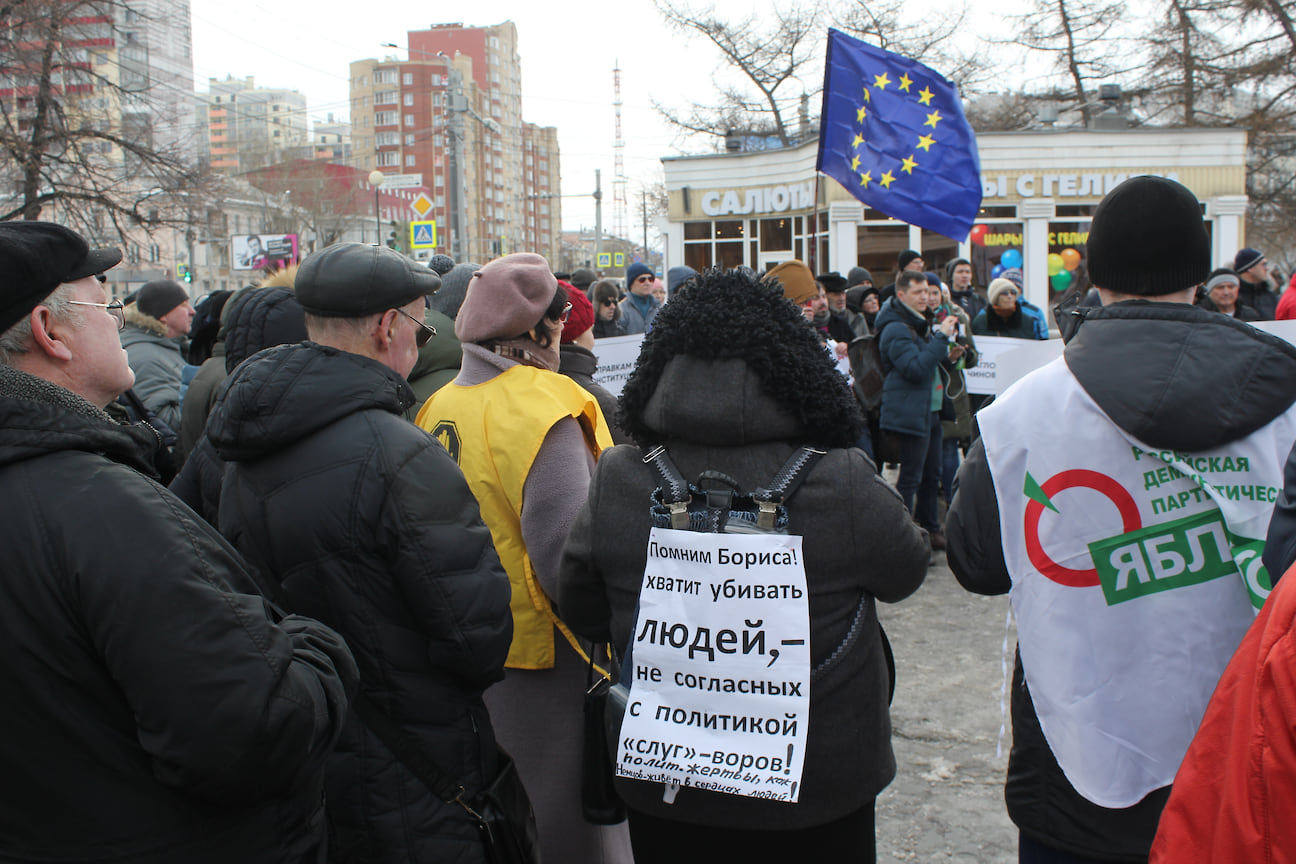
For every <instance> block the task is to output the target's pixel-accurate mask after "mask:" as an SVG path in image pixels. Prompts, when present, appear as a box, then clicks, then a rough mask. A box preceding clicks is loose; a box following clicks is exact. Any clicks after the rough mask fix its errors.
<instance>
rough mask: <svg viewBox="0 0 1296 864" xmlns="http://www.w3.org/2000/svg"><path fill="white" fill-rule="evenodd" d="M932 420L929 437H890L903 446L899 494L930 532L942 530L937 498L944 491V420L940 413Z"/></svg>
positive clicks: (897, 488)
mask: <svg viewBox="0 0 1296 864" xmlns="http://www.w3.org/2000/svg"><path fill="white" fill-rule="evenodd" d="M928 417H929V420H928V426H927V434H926V435H904V434H898V433H895V432H892V433H889V434H891V435H894V436H895V438H896V441H897V443H898V444H899V445H900V477H899V479H898V480H897V481H896V491H897V492H899V493H900V498H901V499H902V500H903V501H904V505H905V507H906V508H908V510H909V512H910V513H912V514H913V517H914V520H915V521H916V522H917V523H918V524H919V525H921V526H922V527H924V528H926V529H927V530H928V531H929V532H930V531H939V530H940V519H939V518H938V516H937V511H936V495H937V493H938V492H939V491H940V474H941V419H940V413H939V412H937V411H932V412H931V413H930V414H929V415H928ZM915 498H917V506H916V507H915V504H914V499H915Z"/></svg>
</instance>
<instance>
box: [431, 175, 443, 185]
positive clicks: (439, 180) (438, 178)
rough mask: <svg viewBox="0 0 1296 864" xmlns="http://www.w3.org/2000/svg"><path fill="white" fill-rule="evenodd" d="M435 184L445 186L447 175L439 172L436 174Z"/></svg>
mask: <svg viewBox="0 0 1296 864" xmlns="http://www.w3.org/2000/svg"><path fill="white" fill-rule="evenodd" d="M433 185H434V186H444V185H445V175H444V174H438V175H436V180H435V181H433Z"/></svg>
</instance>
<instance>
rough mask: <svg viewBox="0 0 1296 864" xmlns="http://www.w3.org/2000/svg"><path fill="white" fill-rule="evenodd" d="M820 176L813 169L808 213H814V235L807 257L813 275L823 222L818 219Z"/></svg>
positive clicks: (817, 267) (815, 268) (817, 266)
mask: <svg viewBox="0 0 1296 864" xmlns="http://www.w3.org/2000/svg"><path fill="white" fill-rule="evenodd" d="M820 176H821V175H820V174H819V170H818V169H815V176H814V209H813V210H811V211H810V212H812V213H814V217H815V230H814V234H813V235H811V238H810V256H809V257H810V272H811V273H813V272H815V271H816V270H818V269H819V232H820V230H822V228H823V222H822V220H821V219H820V216H819V177H820ZM828 242H829V243H831V242H832V238H831V237H830V238H829V240H828Z"/></svg>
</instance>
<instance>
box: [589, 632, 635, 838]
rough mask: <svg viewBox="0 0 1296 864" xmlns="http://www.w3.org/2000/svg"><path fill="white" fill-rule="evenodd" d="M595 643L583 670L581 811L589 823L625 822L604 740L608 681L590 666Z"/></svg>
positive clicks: (610, 759)
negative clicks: (587, 664)
mask: <svg viewBox="0 0 1296 864" xmlns="http://www.w3.org/2000/svg"><path fill="white" fill-rule="evenodd" d="M594 650H595V646H593V645H591V646H590V652H589V655H590V661H589V668H588V669H587V670H586V672H585V736H584V740H583V750H582V753H581V810H582V811H583V812H584V814H585V821H586V822H589V823H590V824H591V825H616V824H619V823H621V822H624V821H625V818H626V809H625V804H624V803H623V802H622V801H621V796H620V795H618V794H617V791H616V785H615V783H614V782H613V757H612V753H611V749H612V748H611V747H610V746H609V741H608V738H609V736H608V728H607V705H608V693H609V692H610V691H611V689H612V681H611V680H610V679H609V678H607V677H606V676H605V675H602V674H601V673H598V672H596V671H595V669H594Z"/></svg>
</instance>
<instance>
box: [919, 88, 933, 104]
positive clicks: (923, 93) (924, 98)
mask: <svg viewBox="0 0 1296 864" xmlns="http://www.w3.org/2000/svg"><path fill="white" fill-rule="evenodd" d="M935 95H936V94H935V93H933V92H931V91H930V90H928V89H927V88H926V87H924V88H923V89H921V90H919V91H918V104H919V105H930V104H931V100H932V97H933V96H935Z"/></svg>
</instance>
